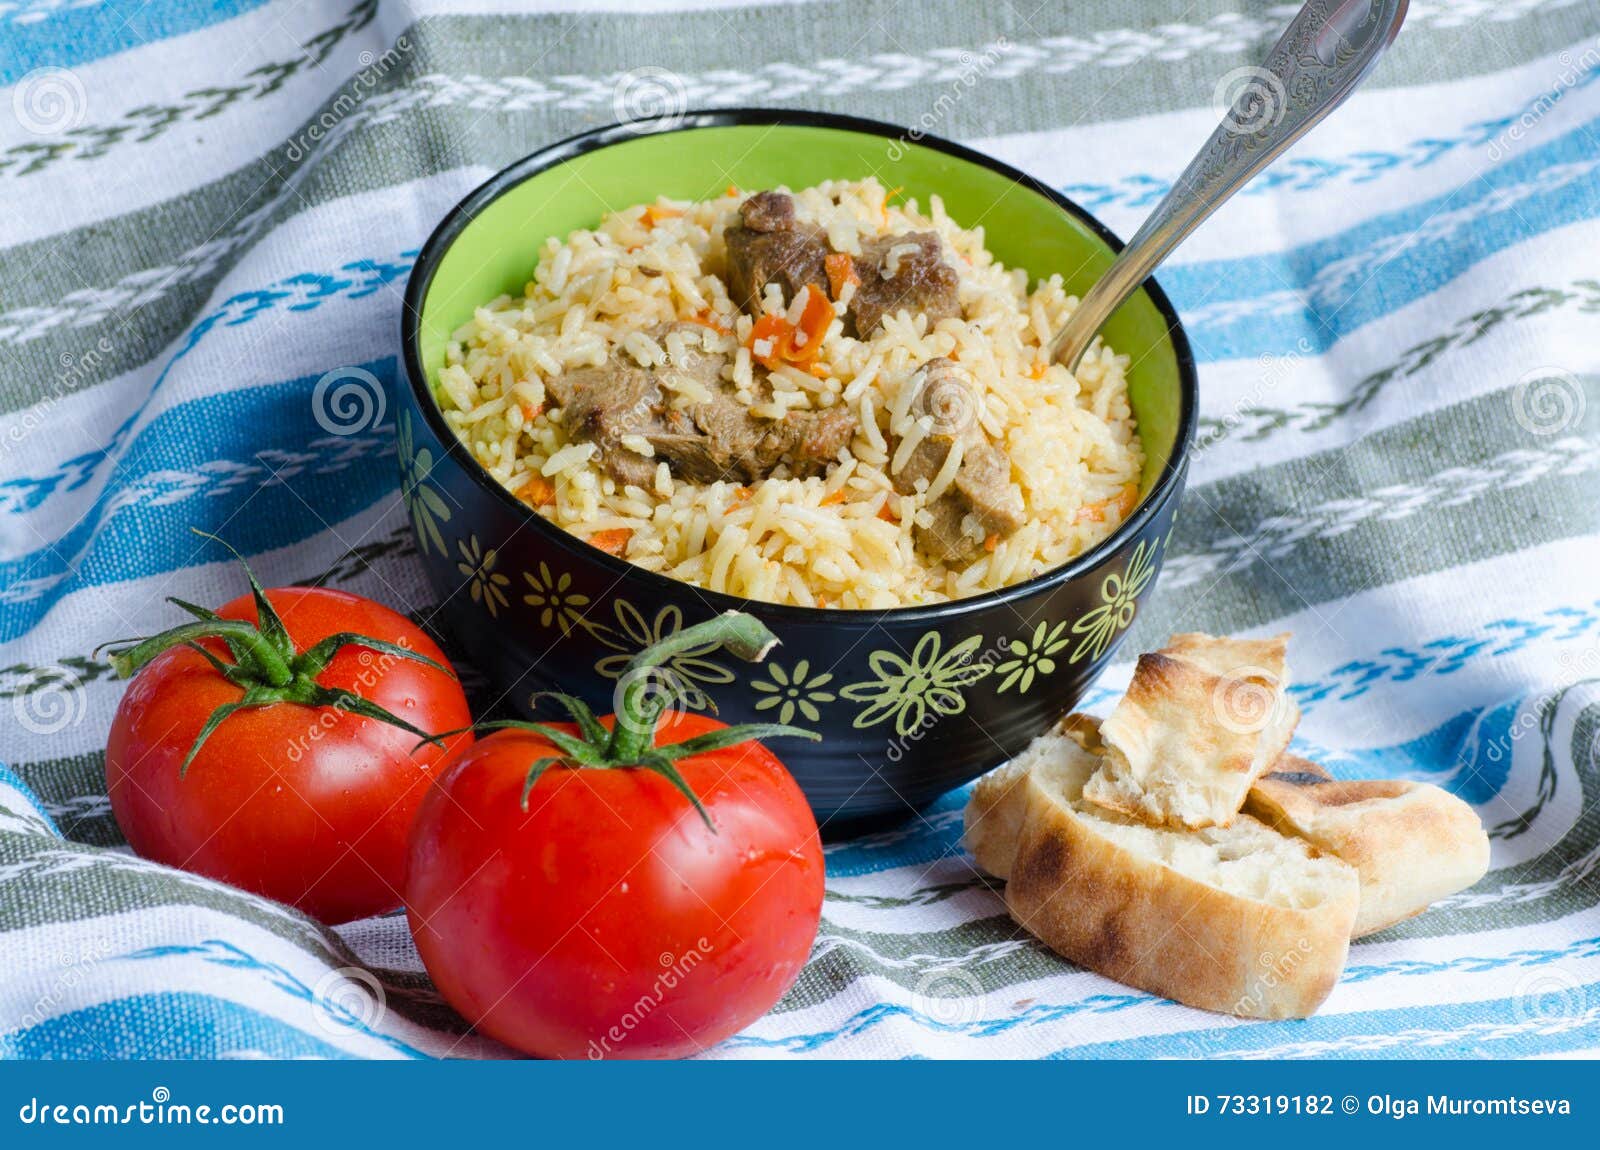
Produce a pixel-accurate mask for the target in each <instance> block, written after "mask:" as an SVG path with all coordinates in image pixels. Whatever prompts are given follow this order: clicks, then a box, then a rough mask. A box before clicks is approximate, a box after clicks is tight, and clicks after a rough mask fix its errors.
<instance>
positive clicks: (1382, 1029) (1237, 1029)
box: [1051, 983, 1600, 1058]
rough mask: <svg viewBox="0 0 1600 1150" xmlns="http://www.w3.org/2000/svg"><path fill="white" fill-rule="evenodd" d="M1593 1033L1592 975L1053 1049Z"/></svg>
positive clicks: (1425, 1045)
mask: <svg viewBox="0 0 1600 1150" xmlns="http://www.w3.org/2000/svg"><path fill="white" fill-rule="evenodd" d="M1597 1041H1600V983H1591V984H1589V985H1588V986H1573V987H1565V986H1563V989H1561V990H1559V991H1553V992H1551V993H1548V994H1543V995H1541V994H1537V993H1530V994H1521V995H1516V996H1513V997H1510V998H1496V999H1488V1000H1485V1001H1480V1002H1454V1003H1440V1004H1435V1005H1426V1006H1406V1007H1398V1008H1395V1009H1390V1010H1364V1011H1357V1012H1354V1013H1351V1014H1319V1015H1315V1016H1314V1017H1311V1018H1306V1019H1298V1020H1295V1021H1289V1022H1262V1023H1255V1024H1251V1025H1244V1026H1240V1025H1226V1026H1218V1027H1215V1028H1212V1029H1207V1030H1195V1031H1191V1032H1188V1033H1178V1034H1152V1035H1149V1036H1147V1037H1143V1038H1128V1039H1119V1040H1114V1041H1110V1042H1095V1043H1090V1044H1088V1045H1086V1046H1071V1047H1067V1048H1065V1049H1063V1050H1059V1051H1057V1052H1056V1053H1055V1054H1053V1055H1051V1057H1052V1058H1227V1057H1230V1056H1231V1057H1235V1058H1249V1057H1252V1056H1256V1055H1259V1056H1262V1057H1274V1058H1286V1057H1304V1058H1319V1057H1334V1056H1338V1057H1344V1058H1466V1057H1475V1058H1485V1057H1488V1058H1516V1057H1520V1056H1526V1055H1532V1054H1559V1053H1561V1052H1562V1051H1566V1050H1583V1049H1586V1048H1588V1047H1592V1046H1594V1045H1595V1043H1596V1042H1597ZM1285 1048H1287V1049H1285ZM1267 1052H1274V1053H1271V1054H1268V1053H1267Z"/></svg>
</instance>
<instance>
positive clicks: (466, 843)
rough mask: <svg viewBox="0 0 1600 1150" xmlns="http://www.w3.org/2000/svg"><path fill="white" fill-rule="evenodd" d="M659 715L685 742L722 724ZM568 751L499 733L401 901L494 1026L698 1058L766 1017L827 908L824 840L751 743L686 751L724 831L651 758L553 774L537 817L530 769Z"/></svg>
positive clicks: (420, 833) (415, 929) (432, 832)
mask: <svg viewBox="0 0 1600 1150" xmlns="http://www.w3.org/2000/svg"><path fill="white" fill-rule="evenodd" d="M666 722H667V723H668V724H669V729H670V730H671V733H672V736H673V739H674V740H675V741H677V740H681V739H687V738H690V737H693V736H696V735H701V734H704V733H706V732H710V731H717V730H722V729H723V724H722V723H719V722H716V721H715V720H712V719H707V718H704V717H702V716H699V715H693V714H674V713H671V712H669V713H668V715H667V717H666ZM550 725H551V726H552V727H554V728H555V729H557V730H559V731H563V732H567V733H569V734H577V733H578V728H577V727H575V726H573V725H571V724H565V723H562V724H555V723H552V724H550ZM605 725H606V726H607V727H608V728H609V727H610V726H611V721H610V720H605ZM561 753H562V752H561V750H560V749H558V748H556V747H555V746H553V745H552V743H551V742H550V741H549V740H547V739H546V738H544V737H543V736H542V735H540V734H538V733H536V732H532V731H525V730H506V731H499V732H497V733H495V734H493V735H490V736H488V737H487V738H484V739H482V740H480V741H479V742H477V743H476V744H474V745H473V746H472V747H469V748H468V749H467V750H466V751H464V752H462V753H461V754H460V756H459V757H458V758H457V759H456V760H455V762H454V763H453V764H452V765H451V766H449V767H447V768H446V769H445V770H444V772H443V774H442V775H441V776H440V778H439V782H438V784H437V785H436V786H435V787H434V789H433V791H432V792H431V793H430V794H429V795H428V797H427V799H426V800H424V802H423V805H422V809H421V811H419V812H418V814H417V822H416V827H415V830H414V832H413V839H412V847H411V861H410V867H409V870H408V871H407V878H406V910H407V913H408V915H409V916H410V919H411V929H412V934H413V936H414V937H415V938H416V942H417V949H418V950H419V951H421V953H422V960H423V962H424V963H425V964H426V965H427V968H428V973H429V974H430V975H431V976H432V977H433V981H434V985H436V986H437V987H438V988H439V990H440V992H441V993H442V994H443V995H444V996H445V998H446V999H447V1000H448V1001H449V1002H450V1004H451V1005H453V1006H454V1007H455V1008H456V1009H457V1010H458V1011H459V1012H460V1013H461V1014H462V1015H464V1016H465V1017H466V1018H467V1019H468V1020H469V1021H471V1022H472V1024H473V1025H474V1026H476V1027H477V1028H478V1029H479V1030H480V1031H482V1032H483V1033H485V1034H488V1035H490V1036H491V1037H493V1038H496V1039H498V1040H500V1041H501V1042H504V1043H506V1044H507V1045H509V1046H513V1047H516V1048H517V1049H518V1050H522V1051H525V1052H527V1053H529V1054H535V1055H540V1056H543V1057H549V1058H603V1057H620V1058H667V1057H675V1056H680V1055H686V1054H693V1053H695V1052H697V1051H699V1050H702V1049H704V1048H705V1047H708V1046H711V1045H713V1044H714V1043H716V1042H719V1041H721V1040H722V1039H724V1038H726V1037H728V1036H729V1035H731V1034H733V1033H735V1032H737V1031H739V1030H741V1029H743V1028H744V1027H745V1026H748V1025H749V1024H750V1023H751V1022H753V1021H755V1019H757V1018H759V1017H760V1016H761V1015H762V1014H764V1013H766V1011H767V1010H769V1009H770V1008H771V1007H772V1005H773V1003H775V1002H777V1001H778V999H779V997H780V996H782V994H783V992H784V991H785V990H787V989H788V988H789V986H790V985H791V984H792V983H793V982H794V980H795V977H796V976H797V975H798V974H799V972H800V968H801V966H802V965H803V964H804V963H805V960H806V957H807V955H808V954H809V953H810V950H811V943H812V941H813V939H814V938H815V937H816V933H817V923H818V921H819V919H820V916H821V913H822V886H823V862H822V843H821V839H820V837H819V835H818V833H817V824H816V820H815V819H814V818H813V817H812V814H811V810H810V808H809V807H808V806H807V805H806V800H805V796H804V795H802V794H801V792H800V788H799V786H798V785H797V784H796V783H795V781H794V779H793V778H792V777H791V776H790V775H789V772H788V771H786V770H785V769H784V767H783V765H782V764H781V763H780V762H779V761H778V759H777V758H776V757H774V755H773V754H772V752H771V751H768V750H767V749H766V748H765V747H763V746H762V745H761V744H759V743H751V742H747V743H741V744H739V745H737V746H733V747H729V748H726V749H723V750H716V751H711V752H709V753H705V754H700V755H694V756H691V757H688V758H684V759H681V760H679V761H678V763H677V767H678V769H679V771H680V772H681V773H682V776H683V778H684V780H685V782H687V784H688V785H689V787H690V788H691V789H692V790H693V791H694V792H695V793H696V794H697V795H698V796H699V798H700V800H701V802H702V804H703V805H704V807H705V810H706V812H707V814H708V815H709V817H710V819H711V821H712V822H713V823H714V824H715V826H716V833H713V832H712V831H711V829H710V828H708V827H707V826H706V824H705V822H704V820H703V819H702V818H701V816H700V815H699V813H697V812H696V810H695V809H694V807H693V805H692V804H691V803H690V801H689V800H688V799H687V798H686V797H685V796H684V794H683V793H682V792H681V791H679V790H678V789H677V788H676V787H674V786H673V784H672V783H671V782H669V781H668V780H667V779H666V778H664V777H662V776H661V775H659V774H656V773H654V772H652V771H649V770H645V769H641V768H613V769H595V768H588V767H577V768H574V767H567V766H553V767H551V768H550V769H548V770H546V771H545V772H544V774H543V775H542V776H540V777H539V780H538V782H537V784H536V785H535V786H534V788H533V790H532V792H531V793H530V794H529V795H528V807H527V810H526V811H524V810H523V807H522V804H521V801H520V800H521V796H522V790H523V786H524V781H525V779H526V778H527V775H528V768H529V767H530V766H531V765H533V764H534V763H535V762H537V761H539V760H541V759H544V758H546V757H549V756H559V755H561Z"/></svg>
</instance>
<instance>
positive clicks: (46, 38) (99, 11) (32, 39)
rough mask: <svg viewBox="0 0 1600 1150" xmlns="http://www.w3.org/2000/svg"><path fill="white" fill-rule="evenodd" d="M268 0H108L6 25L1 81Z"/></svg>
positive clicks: (202, 24) (218, 19) (187, 28)
mask: <svg viewBox="0 0 1600 1150" xmlns="http://www.w3.org/2000/svg"><path fill="white" fill-rule="evenodd" d="M268 2H269V0H145V2H142V3H141V2H140V0H116V2H114V3H113V2H112V0H105V2H104V3H100V4H95V5H92V6H90V7H85V8H68V9H65V10H63V11H56V12H53V13H52V14H51V16H50V18H49V19H48V20H40V21H38V22H36V23H31V24H23V23H18V22H16V21H12V22H10V23H9V24H7V25H6V26H5V32H4V41H5V47H6V51H5V52H3V53H0V85H4V84H15V83H16V82H17V81H18V80H20V79H21V78H22V77H23V76H25V75H27V74H28V73H29V72H31V71H33V70H34V69H35V68H71V67H73V66H75V65H79V64H87V63H89V62H90V61H93V60H98V59H101V58H102V57H105V56H113V55H116V54H117V53H119V52H126V51H127V50H128V49H130V48H137V47H139V46H140V45H143V44H152V43H155V42H156V41H158V40H166V39H169V38H170V37H173V36H181V35H183V34H184V33H186V32H194V31H198V30H199V29H201V28H208V27H210V26H211V25H213V24H220V23H222V22H223V21H224V20H231V19H233V18H234V17H235V16H240V15H243V14H244V13H246V12H249V11H252V10H253V9H256V8H259V7H261V6H262V5H263V4H265V3H268Z"/></svg>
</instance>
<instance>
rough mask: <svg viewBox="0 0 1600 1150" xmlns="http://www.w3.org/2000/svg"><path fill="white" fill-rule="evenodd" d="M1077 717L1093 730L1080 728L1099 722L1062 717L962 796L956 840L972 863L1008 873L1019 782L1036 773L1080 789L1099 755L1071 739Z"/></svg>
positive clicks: (1022, 794) (1018, 816)
mask: <svg viewBox="0 0 1600 1150" xmlns="http://www.w3.org/2000/svg"><path fill="white" fill-rule="evenodd" d="M1078 720H1083V721H1086V722H1087V723H1089V724H1093V728H1086V729H1097V728H1098V727H1099V723H1100V720H1098V719H1096V718H1094V717H1093V716H1092V715H1068V716H1067V718H1065V719H1063V720H1062V721H1061V724H1060V725H1059V726H1057V727H1056V729H1055V730H1053V731H1047V732H1045V733H1044V734H1042V735H1040V736H1039V737H1038V738H1037V739H1035V740H1033V742H1031V743H1029V744H1028V746H1027V748H1026V749H1024V750H1023V752H1022V753H1021V754H1020V755H1018V756H1017V757H1016V758H1014V759H1012V760H1011V761H1010V762H1009V763H1007V764H1006V765H1005V766H1003V767H1000V768H998V769H997V770H993V771H990V772H989V773H988V774H987V775H984V776H983V778H981V779H979V780H978V785H977V786H976V787H974V788H973V791H972V797H971V798H970V799H968V800H967V809H966V813H965V816H964V818H965V822H966V829H965V833H964V834H963V835H962V843H963V845H965V846H966V848H967V850H968V851H970V852H971V853H972V857H973V858H975V859H976V860H977V861H978V865H979V866H980V867H982V868H983V869H984V870H986V871H988V872H989V873H990V874H992V875H994V876H995V877H996V878H1007V877H1008V876H1009V875H1010V874H1011V862H1012V859H1013V858H1014V857H1015V855H1016V851H1017V840H1018V838H1020V837H1021V835H1022V822H1023V819H1024V818H1025V817H1026V815H1027V813H1028V812H1027V801H1028V789H1027V788H1026V787H1024V786H1022V785H1021V784H1022V782H1023V780H1024V779H1026V778H1027V777H1028V775H1029V774H1030V773H1031V772H1033V771H1038V772H1039V774H1040V777H1041V778H1042V779H1045V780H1047V781H1048V782H1050V783H1051V784H1052V785H1060V786H1068V785H1071V784H1072V782H1073V780H1076V783H1077V786H1079V787H1080V788H1081V787H1082V786H1083V780H1084V779H1086V778H1088V777H1089V776H1090V775H1091V774H1092V773H1093V772H1094V770H1095V768H1096V767H1098V766H1099V765H1100V760H1099V758H1098V757H1097V756H1096V755H1094V754H1092V753H1090V752H1089V751H1086V750H1085V749H1084V748H1083V746H1082V745H1081V744H1080V743H1079V741H1078V739H1077V730H1076V729H1075V727H1074V724H1075V722H1076V721H1078Z"/></svg>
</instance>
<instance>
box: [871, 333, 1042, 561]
mask: <svg viewBox="0 0 1600 1150" xmlns="http://www.w3.org/2000/svg"><path fill="white" fill-rule="evenodd" d="M920 374H921V377H922V378H921V382H920V384H919V387H920V391H919V392H918V393H917V398H916V401H915V403H914V408H915V410H916V412H917V413H918V414H920V415H928V416H932V418H933V427H932V429H931V430H930V431H929V433H928V434H927V435H926V436H924V437H923V439H922V440H921V441H920V442H919V443H918V444H917V446H916V447H915V448H914V449H913V450H912V452H911V455H910V457H909V458H907V460H906V461H905V464H904V465H903V466H902V467H901V468H900V470H899V471H898V472H896V473H895V475H894V485H895V488H896V489H897V490H898V491H900V493H901V494H903V495H909V494H911V493H912V492H914V491H916V489H917V485H918V483H919V481H920V482H921V483H922V484H923V485H926V484H930V483H932V482H933V479H934V477H935V476H936V475H938V474H939V471H940V469H941V468H942V467H943V466H944V463H945V460H946V459H947V458H948V457H949V455H950V449H951V447H953V446H954V444H955V442H956V440H958V439H959V440H960V441H961V444H962V451H961V463H960V465H959V466H958V467H957V468H956V474H955V478H954V480H953V481H952V482H951V484H950V486H949V487H948V488H946V489H945V491H944V493H943V494H942V495H940V496H939V497H938V498H937V499H935V500H934V501H933V502H932V503H930V504H929V505H928V511H929V512H931V513H932V515H933V522H932V523H931V524H930V525H928V526H926V527H924V526H923V525H921V524H918V525H917V527H916V528H915V529H914V530H915V534H916V539H917V546H919V547H921V548H922V550H923V551H924V552H926V553H927V554H928V555H929V556H930V557H932V558H935V559H945V560H951V559H963V558H967V557H969V556H971V555H972V553H973V552H975V551H976V550H977V549H978V547H980V546H982V541H981V540H979V539H974V538H973V537H972V536H971V535H969V534H967V532H966V531H964V530H963V529H962V528H963V524H964V523H965V521H966V518H967V516H968V515H971V516H972V517H973V518H974V519H975V520H976V522H977V524H978V526H979V528H980V529H981V530H982V531H983V533H984V535H985V536H988V535H1000V536H1002V537H1003V536H1007V535H1010V534H1011V533H1012V532H1013V531H1015V530H1016V529H1017V528H1019V527H1021V526H1022V524H1023V522H1024V519H1025V509H1024V507H1023V505H1022V496H1021V495H1020V493H1019V492H1018V491H1017V489H1016V488H1015V487H1014V486H1013V485H1012V483H1011V460H1010V458H1009V457H1008V456H1007V455H1006V453H1005V452H1004V451H1001V450H1000V449H999V448H997V447H995V446H994V445H993V444H991V443H990V442H989V440H988V437H987V436H985V435H984V433H983V428H982V427H981V426H979V423H978V400H977V397H976V396H975V395H973V394H972V391H971V389H970V387H969V386H968V384H967V383H966V381H965V379H964V378H963V376H962V374H961V369H960V368H958V367H957V366H956V365H955V364H954V363H953V362H951V361H950V360H948V359H946V358H944V357H943V356H940V357H939V358H937V359H931V360H929V361H928V362H927V363H926V364H924V365H923V367H922V369H921V372H920Z"/></svg>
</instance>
